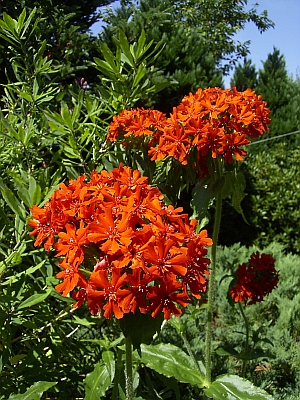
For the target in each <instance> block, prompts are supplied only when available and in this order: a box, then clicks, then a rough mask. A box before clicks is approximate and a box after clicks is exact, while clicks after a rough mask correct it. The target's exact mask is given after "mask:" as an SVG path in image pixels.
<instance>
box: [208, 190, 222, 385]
mask: <svg viewBox="0 0 300 400" xmlns="http://www.w3.org/2000/svg"><path fill="white" fill-rule="evenodd" d="M221 213H222V194H221V193H218V194H217V197H216V214H215V221H214V230H213V236H212V240H213V245H212V250H211V269H210V276H209V282H208V300H207V324H206V338H205V368H206V375H205V384H206V386H207V387H209V386H210V384H211V352H212V322H213V303H214V291H215V279H216V255H217V243H218V236H219V230H220V223H221Z"/></svg>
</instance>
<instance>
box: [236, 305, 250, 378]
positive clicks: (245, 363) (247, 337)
mask: <svg viewBox="0 0 300 400" xmlns="http://www.w3.org/2000/svg"><path fill="white" fill-rule="evenodd" d="M238 304H239V309H240V312H241V314H242V316H243V318H244V321H245V328H246V340H245V346H244V353H245V355H246V354H247V353H248V348H249V321H248V318H247V317H246V314H245V313H244V310H243V306H242V304H241V303H238ZM247 362H248V360H243V366H242V377H243V378H245V374H246V365H247Z"/></svg>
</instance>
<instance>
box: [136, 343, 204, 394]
mask: <svg viewBox="0 0 300 400" xmlns="http://www.w3.org/2000/svg"><path fill="white" fill-rule="evenodd" d="M141 350H142V356H141V361H142V362H143V363H144V364H145V365H146V366H147V367H149V368H151V369H154V370H155V371H156V372H158V373H159V374H162V375H164V376H167V377H171V376H174V378H176V379H177V380H178V381H179V382H184V383H190V384H192V385H197V386H198V387H200V388H202V387H203V382H204V374H203V375H202V374H200V373H199V372H198V371H197V369H196V368H195V365H194V363H193V361H192V359H191V358H190V357H189V356H188V355H187V354H186V353H185V352H184V351H183V350H181V349H180V348H179V347H176V346H173V345H172V344H165V343H160V344H157V345H145V344H142V346H141Z"/></svg>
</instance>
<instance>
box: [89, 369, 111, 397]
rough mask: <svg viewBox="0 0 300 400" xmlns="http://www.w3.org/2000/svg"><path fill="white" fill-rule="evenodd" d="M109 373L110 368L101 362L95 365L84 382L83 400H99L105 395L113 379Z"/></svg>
mask: <svg viewBox="0 0 300 400" xmlns="http://www.w3.org/2000/svg"><path fill="white" fill-rule="evenodd" d="M110 372H111V368H110V367H108V366H107V365H106V364H104V363H103V361H101V362H99V363H98V364H96V365H95V368H94V370H93V371H92V372H90V373H89V374H87V376H86V378H85V380H84V385H85V398H84V399H85V400H99V399H100V398H101V397H103V396H104V395H105V392H106V391H107V389H108V388H109V386H110V385H111V383H112V380H113V378H114V377H113V376H112V375H111V374H110Z"/></svg>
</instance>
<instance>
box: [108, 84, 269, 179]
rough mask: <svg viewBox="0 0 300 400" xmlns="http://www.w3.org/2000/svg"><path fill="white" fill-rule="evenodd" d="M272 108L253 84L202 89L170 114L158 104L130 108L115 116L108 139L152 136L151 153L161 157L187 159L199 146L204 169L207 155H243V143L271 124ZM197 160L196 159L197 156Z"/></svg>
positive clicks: (229, 157)
mask: <svg viewBox="0 0 300 400" xmlns="http://www.w3.org/2000/svg"><path fill="white" fill-rule="evenodd" d="M269 112H270V111H269V110H268V108H267V107H266V102H264V101H262V99H261V96H258V95H256V94H255V93H254V92H253V91H252V90H251V89H247V90H245V91H244V92H238V91H237V90H236V88H235V87H233V88H232V89H226V90H223V89H220V88H208V89H198V90H197V92H196V93H195V94H192V93H190V94H189V95H188V96H185V97H184V98H183V100H182V102H181V103H180V104H179V105H178V106H177V107H174V109H173V112H172V113H171V115H170V117H169V118H166V116H165V114H162V113H161V112H159V111H156V110H150V109H148V110H144V109H136V110H130V111H127V110H124V111H122V112H121V113H120V114H119V115H118V116H115V117H114V118H113V122H112V123H111V125H110V127H109V132H108V136H107V140H109V141H116V140H121V141H123V142H124V143H125V145H126V143H128V140H129V137H130V140H131V141H132V142H133V141H135V140H136V139H137V138H139V137H141V136H142V137H149V142H148V145H149V156H150V157H151V160H155V161H159V160H162V159H164V158H165V157H167V156H172V157H174V158H175V159H176V160H178V161H179V162H180V163H182V164H183V165H185V164H187V163H188V162H189V158H190V154H191V151H192V149H194V148H196V150H197V152H196V154H197V162H198V165H199V166H200V168H201V169H202V174H204V175H205V174H207V168H206V162H205V160H206V157H207V155H209V156H210V155H211V156H212V157H213V158H216V157H217V156H218V155H220V156H222V157H223V159H224V161H225V162H228V163H232V162H233V160H234V159H235V160H238V161H240V160H242V159H243V157H244V156H245V155H246V154H247V153H246V151H245V150H244V149H243V146H245V145H247V144H248V143H250V140H249V138H256V137H258V136H260V135H262V134H263V133H264V132H265V131H267V130H268V127H267V124H268V123H269V122H270V119H269ZM193 162H195V161H193Z"/></svg>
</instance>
